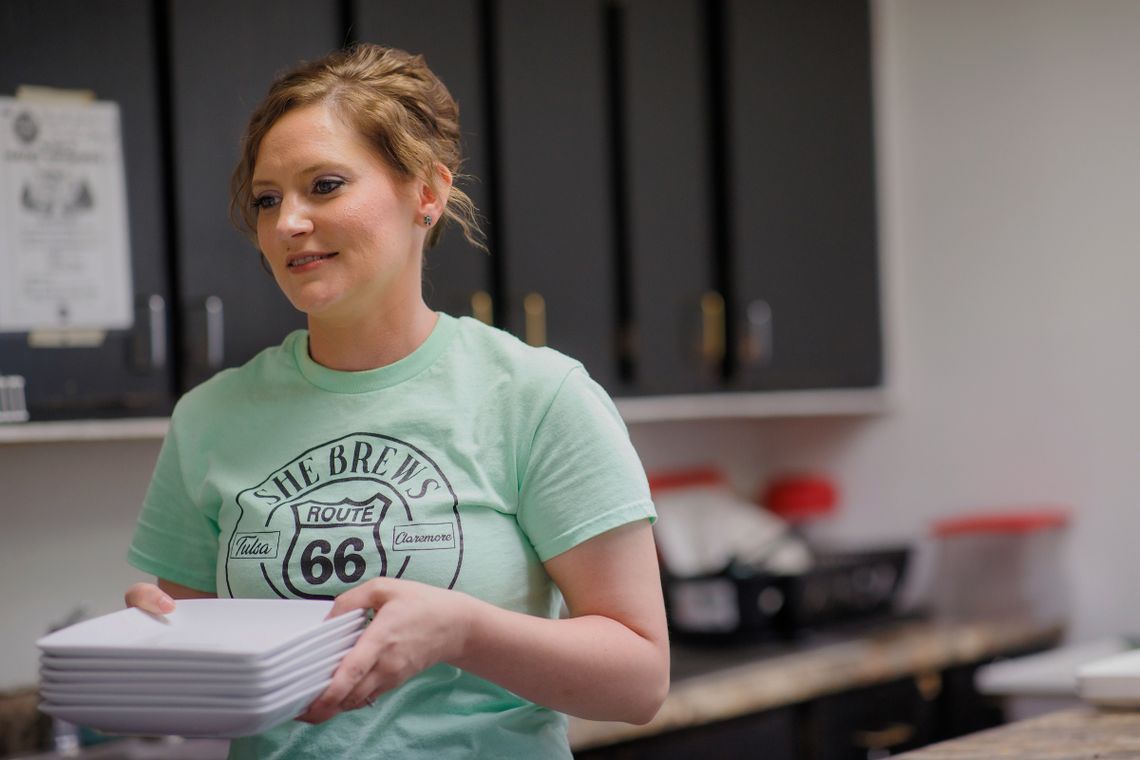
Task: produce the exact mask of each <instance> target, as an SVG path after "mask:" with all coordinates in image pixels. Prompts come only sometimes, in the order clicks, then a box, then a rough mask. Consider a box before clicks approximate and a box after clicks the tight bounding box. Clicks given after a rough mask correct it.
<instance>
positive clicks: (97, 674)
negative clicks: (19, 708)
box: [36, 599, 367, 737]
mask: <svg viewBox="0 0 1140 760" xmlns="http://www.w3.org/2000/svg"><path fill="white" fill-rule="evenodd" d="M331 608H332V602H322V601H300V600H275V599H184V600H181V601H179V602H178V603H177V608H176V609H175V610H174V612H172V613H170V614H169V615H166V616H165V617H158V616H152V615H149V614H147V613H145V612H142V611H140V610H137V609H126V610H121V611H119V612H114V613H111V614H110V615H104V616H102V617H99V618H94V619H92V620H88V621H85V622H83V623H79V624H78V625H73V626H71V627H70V628H65V629H63V630H61V631H56V632H55V633H52V634H50V635H48V636H45V637H44V638H42V639H40V640H39V641H38V642H36V643H37V645H38V646H39V647H40V650H41V652H42V654H41V657H40V676H41V686H40V692H41V696H42V698H43V703H42V704H41V706H40V709H42V710H43V711H44V712H46V713H48V714H50V715H53V716H56V717H57V718H60V719H63V720H66V721H70V722H72V723H76V724H79V725H83V726H89V727H91V728H95V729H99V730H100V731H105V732H107V733H114V734H136V735H176V736H216V737H234V736H248V735H251V734H256V733H260V732H262V731H265V730H268V729H269V728H272V727H273V726H275V725H277V724H279V723H283V722H285V721H287V720H290V719H292V718H294V717H296V716H297V715H298V714H300V713H301V712H303V711H304V709H305V707H306V706H308V705H309V703H310V702H312V701H313V699H314V698H316V697H317V696H318V695H320V693H321V692H322V691H324V689H325V687H326V686H328V684H329V681H330V680H331V678H332V674H333V672H334V671H335V670H336V667H337V665H338V664H339V663H340V660H341V658H342V657H344V655H345V654H346V653H347V652H348V650H349V649H351V648H352V645H353V644H354V643H356V640H357V639H358V638H359V637H360V634H361V632H362V631H363V629H364V626H365V625H366V622H367V621H366V620H365V617H364V614H363V612H362V611H361V610H354V611H353V612H350V613H347V614H345V615H341V616H338V617H335V618H332V619H328V620H326V619H325V618H326V616H327V615H328V612H329V610H330V609H331Z"/></svg>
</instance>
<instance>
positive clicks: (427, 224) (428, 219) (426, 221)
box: [424, 215, 431, 227]
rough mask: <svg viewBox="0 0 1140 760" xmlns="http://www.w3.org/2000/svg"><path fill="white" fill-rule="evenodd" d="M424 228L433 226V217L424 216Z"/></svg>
mask: <svg viewBox="0 0 1140 760" xmlns="http://www.w3.org/2000/svg"><path fill="white" fill-rule="evenodd" d="M424 226H425V227H430V226H431V217H430V216H426V215H425V216H424Z"/></svg>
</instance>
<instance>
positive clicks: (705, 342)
mask: <svg viewBox="0 0 1140 760" xmlns="http://www.w3.org/2000/svg"><path fill="white" fill-rule="evenodd" d="M724 343H725V340H724V297H723V296H721V294H720V293H717V292H715V291H711V290H710V291H709V292H708V293H705V294H704V295H703V296H701V355H702V356H703V357H704V359H705V361H706V362H707V363H709V364H719V363H720V362H721V360H722V359H724Z"/></svg>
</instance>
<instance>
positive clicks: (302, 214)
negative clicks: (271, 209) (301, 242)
mask: <svg viewBox="0 0 1140 760" xmlns="http://www.w3.org/2000/svg"><path fill="white" fill-rule="evenodd" d="M312 231H313V220H312V218H310V216H309V209H308V207H307V206H306V205H305V204H304V203H300V202H297V201H291V200H289V199H282V201H281V210H280V213H279V214H278V215H277V232H278V234H280V235H281V236H283V237H297V236H298V235H304V234H306V233H308V232H312Z"/></svg>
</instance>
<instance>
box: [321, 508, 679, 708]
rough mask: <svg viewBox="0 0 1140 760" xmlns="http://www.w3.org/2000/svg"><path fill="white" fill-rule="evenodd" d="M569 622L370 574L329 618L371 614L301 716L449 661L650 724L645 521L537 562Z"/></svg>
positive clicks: (653, 667) (513, 687)
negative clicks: (543, 566)
mask: <svg viewBox="0 0 1140 760" xmlns="http://www.w3.org/2000/svg"><path fill="white" fill-rule="evenodd" d="M546 569H547V571H548V572H549V573H550V576H551V577H552V578H553V579H554V581H555V583H557V584H558V587H559V588H560V589H561V590H562V594H563V596H564V598H565V599H566V605H567V608H568V609H569V611H570V617H569V618H566V619H563V620H548V619H546V618H540V617H535V616H532V615H525V614H522V613H517V612H511V611H508V610H504V609H501V608H499V607H496V606H494V605H492V604H489V603H487V602H483V601H481V600H478V599H475V598H473V597H471V596H468V595H466V594H461V593H458V592H455V591H447V590H445V589H439V588H435V587H431V586H425V585H423V584H418V583H414V582H410V581H401V580H395V579H390V578H377V579H374V580H372V581H368V582H367V583H364V584H362V585H360V586H358V587H356V588H355V589H352V590H351V591H348V592H346V593H344V594H341V595H340V596H339V597H338V598H337V600H336V603H335V604H334V606H333V612H332V614H333V615H336V614H340V613H343V612H346V611H348V610H350V609H356V608H369V607H370V608H373V609H376V616H375V618H374V619H373V621H372V623H371V624H370V625H369V627H368V630H367V631H366V632H365V633H364V635H362V636H361V639H360V641H359V642H357V645H356V646H355V647H354V648H353V649H352V651H350V652H349V654H348V655H346V656H345V658H344V660H343V661H342V663H341V666H340V667H339V668H338V669H337V672H336V675H335V676H334V677H333V682H332V684H331V685H330V686H329V688H328V689H327V690H326V691H325V693H324V694H323V695H322V696H321V697H320V698H319V699H317V701H315V702H314V703H313V704H312V705H311V706H310V708H309V710H308V711H307V712H306V713H305V714H304V715H303V716H301V719H302V720H308V721H310V722H314V723H316V722H321V721H323V720H327V719H328V718H330V717H332V716H333V715H336V714H337V713H339V712H341V711H343V710H348V709H355V708H357V707H361V706H362V705H365V704H367V703H368V701H369V700H370V699H371V698H374V697H375V696H376V695H377V694H379V693H381V692H384V691H387V690H389V689H392V688H395V687H396V686H398V685H399V684H401V683H403V682H404V681H406V680H407V679H408V678H410V677H411V676H413V675H415V674H416V673H418V672H419V671H421V670H423V669H425V668H427V667H430V666H431V665H434V664H436V663H438V662H448V663H450V664H452V665H455V666H456V667H460V668H463V669H464V670H467V671H469V672H471V673H473V674H475V675H477V676H480V677H482V678H485V679H487V680H489V681H493V682H494V683H497V684H499V685H500V686H502V687H504V688H506V689H509V690H510V691H512V692H514V693H516V694H518V695H519V696H522V697H525V698H527V699H530V700H532V701H534V702H536V703H538V704H541V705H544V706H546V707H550V708H552V709H555V710H559V711H561V712H566V713H569V714H572V715H576V716H579V717H583V718H591V719H595V720H620V721H627V722H630V723H645V722H648V721H649V720H650V719H651V718H652V717H653V716H654V715H655V714H656V713H657V710H658V708H659V707H660V706H661V702H662V701H663V700H664V699H665V695H666V693H667V692H668V689H669V642H668V634H667V631H666V626H665V611H664V603H663V601H662V596H661V582H660V576H659V574H658V568H657V554H656V549H655V547H654V543H653V532H652V529H651V528H650V525H649V523H648V522H647V521H640V522H637V523H631V524H629V525H625V526H623V527H620V528H616V529H614V530H611V531H608V532H606V533H603V534H602V535H600V536H597V537H595V538H592V539H590V540H589V541H586V542H584V543H582V544H579V545H578V546H576V547H574V548H573V549H570V550H569V551H566V552H564V553H562V554H560V555H558V556H557V557H554V558H552V559H550V560H548V561H547V562H546Z"/></svg>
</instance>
